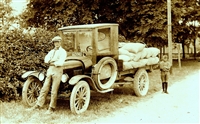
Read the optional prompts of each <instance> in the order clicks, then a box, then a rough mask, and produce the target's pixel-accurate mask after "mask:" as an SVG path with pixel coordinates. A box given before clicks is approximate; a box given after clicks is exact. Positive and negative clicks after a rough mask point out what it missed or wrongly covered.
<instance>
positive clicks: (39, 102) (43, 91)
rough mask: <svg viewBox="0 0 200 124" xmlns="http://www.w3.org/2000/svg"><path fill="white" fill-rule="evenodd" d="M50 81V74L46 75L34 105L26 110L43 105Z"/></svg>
mask: <svg viewBox="0 0 200 124" xmlns="http://www.w3.org/2000/svg"><path fill="white" fill-rule="evenodd" d="M50 81H51V77H50V76H48V77H46V79H45V82H44V84H43V87H42V89H41V90H40V95H39V97H38V99H37V102H36V104H35V106H33V107H32V108H29V109H27V110H28V111H32V110H34V109H39V108H40V107H42V106H43V105H44V103H45V100H46V97H47V94H48V92H49V88H50V84H51V83H50Z"/></svg>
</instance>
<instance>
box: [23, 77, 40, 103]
mask: <svg viewBox="0 0 200 124" xmlns="http://www.w3.org/2000/svg"><path fill="white" fill-rule="evenodd" d="M31 86H32V87H31ZM41 88H42V82H41V81H39V79H37V78H34V77H28V79H27V80H26V82H25V83H24V86H23V88H22V101H23V103H24V104H25V105H27V106H34V105H35V104H36V101H37V97H38V96H39V93H40V90H41ZM29 91H32V92H30V93H28V92H29ZM31 93H32V94H31ZM31 95H32V97H30V96H31Z"/></svg>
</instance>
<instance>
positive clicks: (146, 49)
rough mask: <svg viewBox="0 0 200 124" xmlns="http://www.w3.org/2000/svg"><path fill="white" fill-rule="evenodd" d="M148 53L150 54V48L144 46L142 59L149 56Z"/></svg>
mask: <svg viewBox="0 0 200 124" xmlns="http://www.w3.org/2000/svg"><path fill="white" fill-rule="evenodd" d="M147 54H148V48H144V49H143V50H142V51H141V56H140V58H141V59H144V58H147Z"/></svg>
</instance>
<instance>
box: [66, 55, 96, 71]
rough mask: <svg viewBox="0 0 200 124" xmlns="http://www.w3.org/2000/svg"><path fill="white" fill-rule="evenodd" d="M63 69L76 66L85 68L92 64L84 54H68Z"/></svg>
mask: <svg viewBox="0 0 200 124" xmlns="http://www.w3.org/2000/svg"><path fill="white" fill-rule="evenodd" d="M63 66H64V69H70V68H76V67H81V66H84V68H85V69H87V68H89V67H90V66H92V60H91V59H90V58H88V57H84V56H78V57H77V56H69V57H67V58H66V60H65V62H64V65H63Z"/></svg>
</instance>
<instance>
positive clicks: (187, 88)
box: [91, 71, 200, 124]
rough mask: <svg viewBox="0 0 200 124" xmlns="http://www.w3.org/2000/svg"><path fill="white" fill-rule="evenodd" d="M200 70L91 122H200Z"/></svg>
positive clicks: (97, 123)
mask: <svg viewBox="0 0 200 124" xmlns="http://www.w3.org/2000/svg"><path fill="white" fill-rule="evenodd" d="M199 83H200V71H199V72H195V73H193V74H190V75H189V76H187V77H183V80H182V81H180V82H177V83H175V84H174V85H172V86H171V87H169V88H168V91H169V94H164V93H162V91H160V92H158V93H156V94H154V95H152V96H150V97H151V98H146V97H144V99H143V100H142V101H140V102H139V103H136V104H133V105H132V106H128V107H125V108H123V109H120V110H118V111H117V112H115V113H113V114H112V115H110V116H107V117H104V118H99V119H97V120H93V121H91V123H96V124H100V123H199V122H200V119H199Z"/></svg>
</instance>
